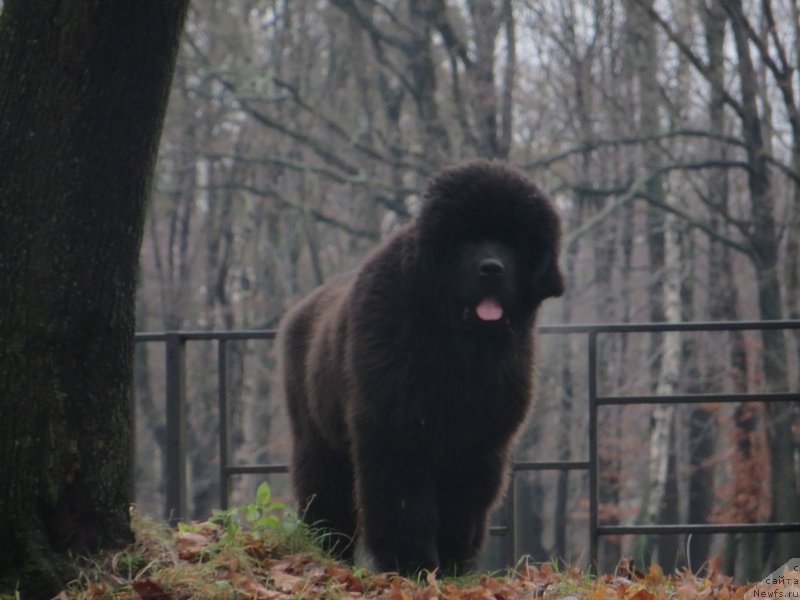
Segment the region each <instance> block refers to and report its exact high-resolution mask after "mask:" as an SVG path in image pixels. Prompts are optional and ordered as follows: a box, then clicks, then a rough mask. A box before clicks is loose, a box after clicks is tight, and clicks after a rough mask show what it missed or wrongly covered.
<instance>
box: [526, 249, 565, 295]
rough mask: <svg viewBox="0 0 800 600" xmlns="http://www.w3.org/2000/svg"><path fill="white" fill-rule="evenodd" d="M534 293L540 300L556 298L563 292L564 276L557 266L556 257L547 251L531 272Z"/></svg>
mask: <svg viewBox="0 0 800 600" xmlns="http://www.w3.org/2000/svg"><path fill="white" fill-rule="evenodd" d="M533 281H534V286H535V287H536V294H537V296H538V297H539V299H540V300H544V299H545V298H558V297H559V296H561V295H562V294H563V293H564V276H563V275H562V274H561V269H560V268H559V266H558V257H557V256H556V255H554V254H553V253H552V252H547V253H546V254H545V256H544V257H543V258H542V259H541V262H539V265H538V267H537V268H536V271H535V272H534V274H533Z"/></svg>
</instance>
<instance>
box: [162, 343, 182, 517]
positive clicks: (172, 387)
mask: <svg viewBox="0 0 800 600" xmlns="http://www.w3.org/2000/svg"><path fill="white" fill-rule="evenodd" d="M185 345H186V342H185V341H184V340H183V338H182V337H181V335H180V334H179V333H177V332H174V331H171V332H167V335H166V361H165V362H166V371H167V372H166V378H167V398H166V404H167V406H166V413H167V415H166V417H167V423H166V444H165V450H166V452H165V457H164V501H165V503H164V518H165V519H167V521H168V522H169V523H170V524H175V523H176V522H177V521H178V520H180V519H186V518H187V517H188V514H187V513H188V510H187V498H186V354H185Z"/></svg>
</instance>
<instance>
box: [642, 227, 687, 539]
mask: <svg viewBox="0 0 800 600" xmlns="http://www.w3.org/2000/svg"><path fill="white" fill-rule="evenodd" d="M664 229H665V231H664V312H665V314H666V317H667V322H669V323H677V322H679V321H680V320H681V252H680V241H679V237H678V223H677V217H676V216H675V215H674V214H672V213H667V214H666V216H665V217H664ZM680 361H681V344H680V334H679V333H678V332H677V331H668V332H666V333H664V337H663V345H662V358H661V371H660V373H659V377H658V383H657V385H656V394H658V395H659V396H667V395H672V394H675V393H676V392H677V390H678V380H679V377H680V366H681V365H680ZM674 414H675V406H674V405H673V404H662V405H658V406H657V407H656V409H655V411H654V412H653V428H652V430H651V432H650V453H649V467H648V493H647V495H646V496H645V497H646V499H647V505H646V506H645V507H644V515H643V516H644V519H643V522H645V523H652V522H654V521H655V519H656V517H657V515H658V512H659V507H660V506H661V501H662V500H663V498H664V490H665V488H666V483H667V468H668V465H669V449H670V440H671V431H672V421H673V417H674Z"/></svg>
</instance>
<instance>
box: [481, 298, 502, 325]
mask: <svg viewBox="0 0 800 600" xmlns="http://www.w3.org/2000/svg"><path fill="white" fill-rule="evenodd" d="M475 312H476V313H478V318H479V319H481V320H482V321H497V320H498V319H500V318H502V316H503V307H502V306H500V304H499V303H498V302H497V300H495V299H494V298H486V299H485V300H483V301H482V302H481V303H480V304H478V306H476V307H475Z"/></svg>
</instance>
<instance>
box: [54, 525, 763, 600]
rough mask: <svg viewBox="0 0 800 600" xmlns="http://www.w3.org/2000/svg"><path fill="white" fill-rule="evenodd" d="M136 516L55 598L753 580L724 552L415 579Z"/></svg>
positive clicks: (270, 598)
mask: <svg viewBox="0 0 800 600" xmlns="http://www.w3.org/2000/svg"><path fill="white" fill-rule="evenodd" d="M134 521H135V522H136V521H139V524H138V525H137V526H135V527H134V530H135V532H136V534H137V543H136V546H135V547H133V548H132V549H129V550H126V551H125V552H124V553H118V554H117V555H115V557H113V558H112V559H109V560H106V561H103V562H101V563H95V564H94V565H93V568H91V569H88V568H87V569H85V570H84V576H83V577H82V579H81V581H77V582H74V583H73V584H72V585H71V586H70V588H69V589H68V590H66V591H64V592H61V593H60V594H59V595H58V596H56V598H57V600H101V599H102V600H105V599H109V600H183V599H189V598H221V599H231V600H239V599H252V600H302V599H305V598H308V599H317V598H320V599H341V600H346V599H365V600H369V599H379V600H523V599H533V598H561V599H564V600H573V599H584V598H585V599H588V600H617V599H623V600H672V599H678V600H706V599H721V600H742V599H743V598H744V597H745V593H746V591H747V588H748V587H749V586H744V585H736V584H734V583H733V581H732V579H731V578H730V577H728V576H726V575H724V574H722V573H721V572H720V570H719V566H720V560H719V559H714V560H711V561H709V563H708V564H707V565H706V568H705V569H704V572H703V574H702V575H695V574H693V573H691V572H690V571H688V570H683V571H679V572H677V573H674V574H671V575H667V574H665V573H664V572H663V571H662V569H661V567H659V566H658V565H655V564H654V565H652V566H651V567H650V568H649V570H648V571H647V572H642V571H639V570H637V569H636V568H635V567H634V566H633V563H632V561H627V560H625V561H622V562H621V563H620V564H619V566H618V568H617V569H616V571H615V572H614V573H613V574H608V575H598V576H591V575H588V574H587V573H586V572H584V571H581V570H580V569H578V568H577V567H566V568H559V567H558V565H556V564H551V563H543V564H534V563H532V562H528V561H522V562H520V563H519V564H518V565H517V568H515V569H513V570H510V571H509V572H507V573H505V574H503V575H498V574H476V575H473V576H468V577H461V578H456V579H454V578H447V577H441V576H440V575H439V574H438V573H436V572H430V573H423V574H422V575H420V576H419V577H418V578H416V579H409V578H405V577H401V576H399V575H397V574H393V573H372V572H369V571H367V570H366V569H362V568H358V567H354V566H352V565H348V564H345V563H341V562H338V561H335V560H333V559H331V558H329V557H326V556H325V555H324V554H323V553H322V552H321V551H319V550H316V549H314V548H313V547H311V548H307V549H305V550H303V551H291V552H289V551H287V549H286V548H284V547H282V545H285V544H282V543H276V541H275V539H274V538H273V537H270V536H264V535H261V534H259V533H258V532H254V531H249V530H245V529H241V530H240V529H237V530H235V535H233V536H231V535H229V533H230V532H229V531H227V530H226V523H225V522H223V521H220V520H217V521H216V522H206V523H200V524H192V525H191V526H189V527H183V528H181V529H178V530H173V529H170V528H168V527H166V526H165V525H156V524H153V523H152V522H150V523H149V524H148V525H147V526H142V524H141V522H142V519H141V518H135V519H134ZM121 555H124V557H123V558H121ZM125 557H126V558H125Z"/></svg>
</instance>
